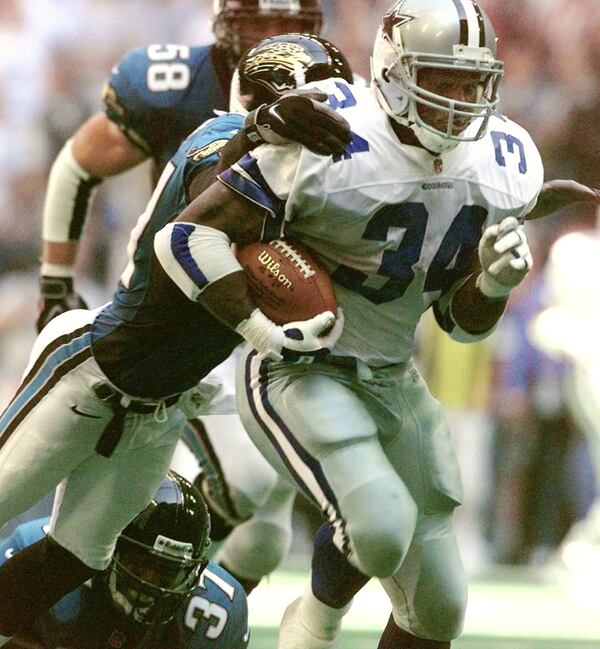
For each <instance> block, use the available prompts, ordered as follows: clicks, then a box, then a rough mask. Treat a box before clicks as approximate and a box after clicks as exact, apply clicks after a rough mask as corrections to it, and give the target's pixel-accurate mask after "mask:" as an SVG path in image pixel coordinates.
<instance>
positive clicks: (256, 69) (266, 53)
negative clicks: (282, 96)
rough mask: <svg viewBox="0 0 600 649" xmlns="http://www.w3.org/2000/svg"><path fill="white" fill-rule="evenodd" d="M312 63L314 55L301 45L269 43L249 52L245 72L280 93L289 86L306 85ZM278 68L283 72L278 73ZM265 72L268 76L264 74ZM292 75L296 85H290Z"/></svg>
mask: <svg viewBox="0 0 600 649" xmlns="http://www.w3.org/2000/svg"><path fill="white" fill-rule="evenodd" d="M312 65H314V61H313V59H312V57H311V56H310V55H309V54H308V52H307V51H306V50H305V49H304V48H303V47H302V46H301V45H297V44H296V43H269V44H268V46H267V47H266V48H261V47H258V48H256V49H255V50H254V51H251V52H250V53H249V54H248V57H247V59H246V62H245V64H244V72H245V74H246V75H247V76H248V77H249V78H251V79H253V78H255V79H256V80H257V81H259V82H260V83H262V84H263V85H266V86H267V87H270V88H271V89H272V90H273V91H274V92H276V93H278V94H279V93H281V92H283V91H284V90H286V89H287V88H290V87H298V86H302V85H304V83H306V81H305V80H306V72H307V70H308V69H309V68H310V67H311V66H312ZM277 68H279V69H280V70H281V73H282V74H280V75H278V74H277V73H276V70H277ZM265 72H266V73H267V76H262V75H263V74H264V73H265ZM290 75H293V78H294V79H295V81H296V83H295V86H290V82H289V79H290Z"/></svg>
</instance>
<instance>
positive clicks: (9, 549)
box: [0, 518, 50, 565]
mask: <svg viewBox="0 0 600 649" xmlns="http://www.w3.org/2000/svg"><path fill="white" fill-rule="evenodd" d="M49 521H50V519H49V518H38V519H36V520H34V521H29V522H27V523H23V524H22V525H19V527H17V528H16V529H15V531H14V532H13V533H12V534H11V535H10V536H9V537H8V538H6V539H4V540H3V541H0V565H2V564H3V563H4V562H5V561H8V559H10V558H11V557H12V556H13V555H15V554H17V552H20V551H21V550H23V549H25V548H26V547H28V546H29V545H32V544H33V543H35V542H36V541H39V540H40V539H41V538H43V537H44V535H45V534H46V530H47V525H48V523H49Z"/></svg>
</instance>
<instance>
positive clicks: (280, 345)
mask: <svg viewBox="0 0 600 649" xmlns="http://www.w3.org/2000/svg"><path fill="white" fill-rule="evenodd" d="M343 328H344V313H343V311H342V310H341V309H338V313H337V318H336V316H335V315H334V314H333V313H332V312H331V311H324V312H323V313H319V314H318V315H316V316H315V317H314V318H311V319H310V320H300V321H298V322H288V323H287V324H284V325H281V326H280V325H276V324H275V323H274V322H272V321H271V320H269V318H267V316H266V315H265V314H264V313H263V312H262V311H261V310H260V309H255V310H254V311H253V312H252V314H251V316H250V317H249V318H248V319H247V320H243V321H242V322H240V323H239V324H238V326H237V327H236V329H235V330H236V331H237V332H238V333H239V334H240V335H242V336H243V337H244V338H245V339H246V340H247V341H248V342H249V343H250V344H251V345H252V346H253V347H254V348H255V349H256V350H257V351H259V352H260V353H261V354H263V355H264V356H266V357H267V358H270V359H271V360H274V361H287V362H290V363H312V362H313V361H314V360H319V359H322V358H324V357H325V356H327V354H329V352H330V351H331V349H332V348H333V346H334V345H335V344H336V343H337V341H338V340H339V338H340V336H341V335H342V330H343Z"/></svg>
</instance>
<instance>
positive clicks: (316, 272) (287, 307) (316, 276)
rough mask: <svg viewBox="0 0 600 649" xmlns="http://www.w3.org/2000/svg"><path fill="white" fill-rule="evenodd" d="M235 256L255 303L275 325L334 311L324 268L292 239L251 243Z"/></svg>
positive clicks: (334, 304)
mask: <svg viewBox="0 0 600 649" xmlns="http://www.w3.org/2000/svg"><path fill="white" fill-rule="evenodd" d="M237 258H238V261H239V262H240V264H241V265H242V267H243V268H244V271H245V272H246V276H247V278H248V285H249V287H250V295H251V297H252V299H253V300H254V302H255V303H256V306H258V307H259V308H260V309H261V311H262V312H263V313H264V314H265V315H266V316H267V317H268V318H270V319H271V320H272V321H273V322H275V324H278V325H282V324H286V323H287V322H294V321H295V320H308V319H309V318H312V317H313V316H316V315H317V314H319V313H322V312H323V311H332V312H333V313H336V311H337V304H336V301H335V291H334V289H333V283H332V281H331V278H330V277H329V275H328V274H327V271H326V270H325V269H324V268H323V266H321V265H320V264H319V263H318V262H316V261H315V259H314V257H313V256H312V255H311V254H310V253H309V252H308V251H307V249H306V248H305V247H304V246H303V245H302V244H300V243H299V242H298V241H296V240H294V239H288V238H286V239H276V240H275V241H270V242H269V243H260V242H258V243H251V244H248V245H247V246H244V247H243V248H241V249H240V250H239V251H238V253H237Z"/></svg>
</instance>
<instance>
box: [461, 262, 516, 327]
mask: <svg viewBox="0 0 600 649" xmlns="http://www.w3.org/2000/svg"><path fill="white" fill-rule="evenodd" d="M478 276H479V273H473V274H472V275H471V276H470V277H469V279H467V281H466V282H465V283H464V284H463V285H462V286H461V287H460V288H459V289H458V291H457V292H456V294H455V295H454V297H453V298H452V316H453V317H454V320H455V322H456V323H457V324H458V325H459V326H460V327H461V328H462V329H464V330H465V331H467V332H468V333H471V334H475V335H477V334H483V333H485V332H486V331H489V330H490V329H491V328H492V327H493V326H494V325H495V324H496V322H497V321H498V320H499V319H500V317H501V316H502V314H503V313H504V309H505V308H506V303H507V302H508V298H506V299H505V300H491V299H490V298H489V297H487V296H485V295H484V294H483V293H482V292H481V291H480V290H479V289H478V288H477V286H475V282H476V281H477V277H478Z"/></svg>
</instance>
